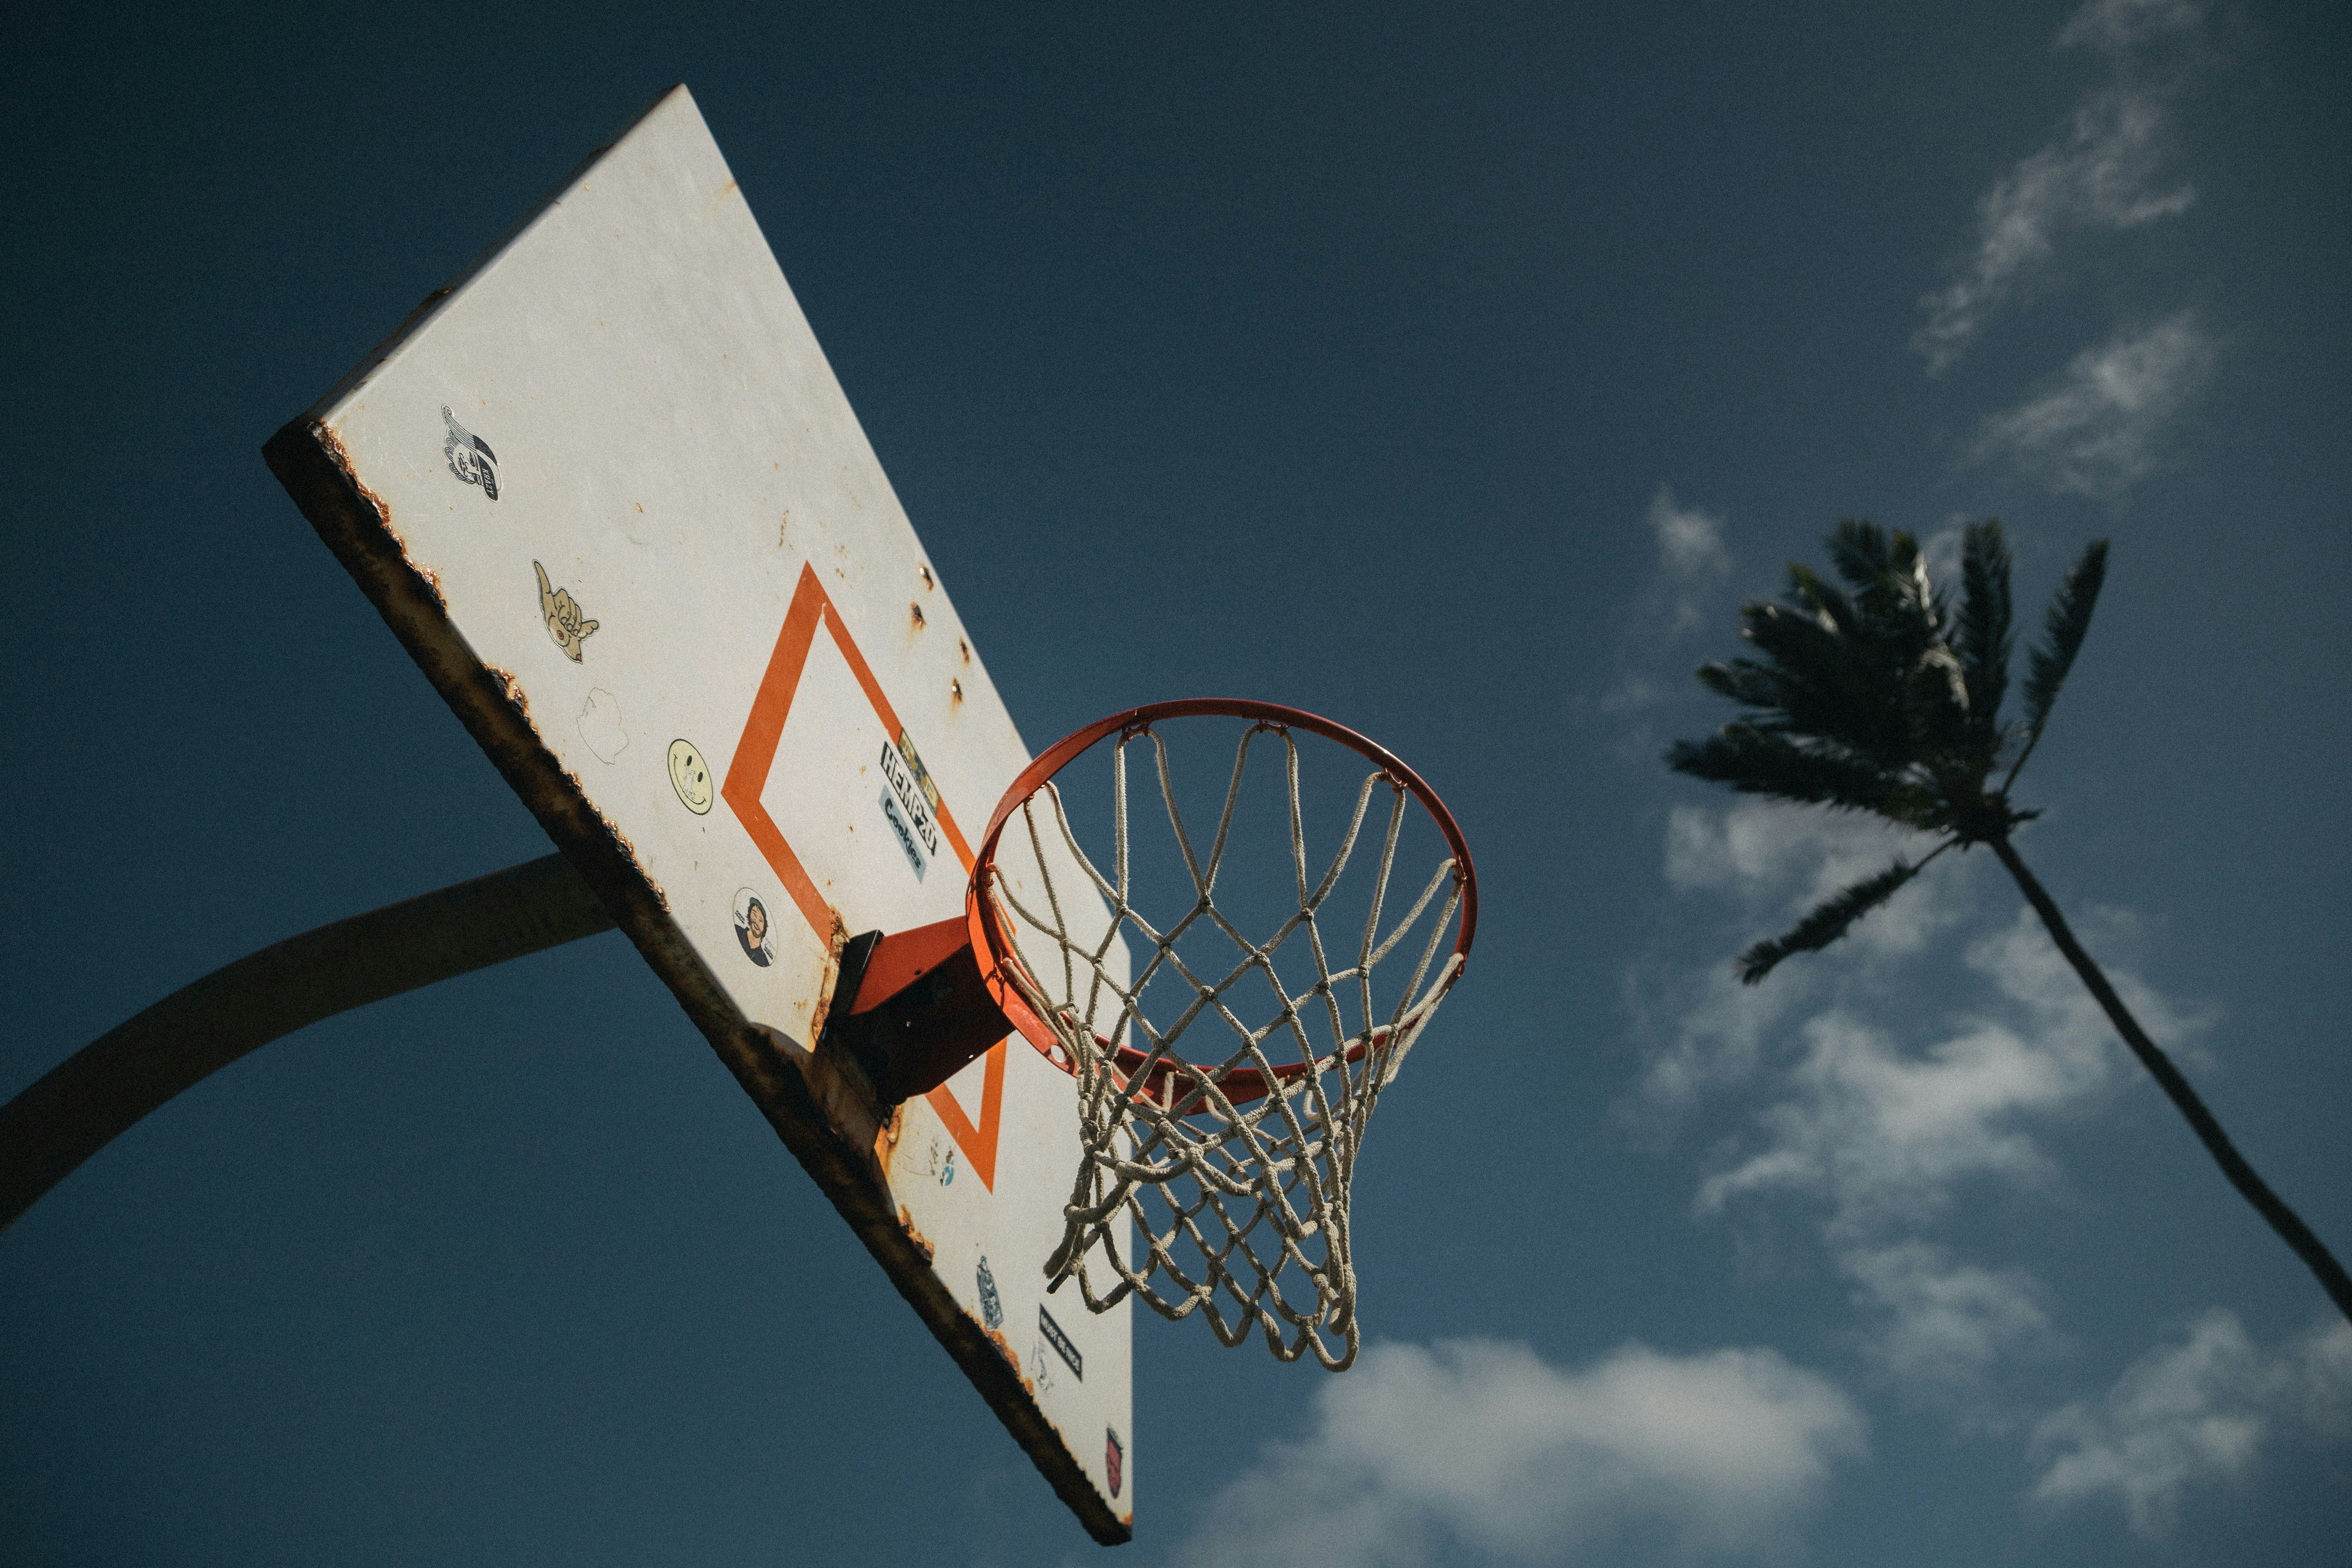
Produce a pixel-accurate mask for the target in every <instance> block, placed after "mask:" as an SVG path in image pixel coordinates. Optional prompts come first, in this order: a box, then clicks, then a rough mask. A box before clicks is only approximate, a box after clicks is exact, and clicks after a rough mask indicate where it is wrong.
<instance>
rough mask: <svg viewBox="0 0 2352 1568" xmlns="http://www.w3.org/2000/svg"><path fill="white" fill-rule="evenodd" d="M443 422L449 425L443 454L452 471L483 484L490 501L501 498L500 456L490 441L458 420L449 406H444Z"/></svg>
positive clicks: (466, 479)
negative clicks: (491, 446)
mask: <svg viewBox="0 0 2352 1568" xmlns="http://www.w3.org/2000/svg"><path fill="white" fill-rule="evenodd" d="M441 422H442V423H443V424H445V425H446V426H449V435H448V437H447V439H446V440H444V441H443V442H442V443H441V456H442V457H443V458H446V459H447V460H448V463H449V471H450V472H451V473H453V474H455V475H457V477H458V478H459V479H463V480H465V481H466V482H467V484H469V485H479V486H481V487H482V493H483V494H484V495H486V496H488V497H489V499H490V500H498V499H499V459H498V456H497V454H495V453H494V452H492V451H491V450H490V444H489V443H488V441H485V440H483V439H482V438H481V437H479V436H477V435H475V434H474V433H473V432H472V431H471V430H468V429H467V428H466V427H465V426H463V425H460V424H458V423H457V416H456V415H454V414H452V413H450V412H449V405H447V404H446V403H445V404H443V405H441Z"/></svg>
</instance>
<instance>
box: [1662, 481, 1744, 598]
mask: <svg viewBox="0 0 2352 1568" xmlns="http://www.w3.org/2000/svg"><path fill="white" fill-rule="evenodd" d="M1649 523H1650V531H1651V532H1653V533H1654V534H1656V535H1657V536H1658V564H1659V565H1661V566H1663V567H1664V569H1665V570H1666V572H1667V573H1668V574H1671V575H1673V576H1675V577H1721V576H1724V575H1725V574H1727V573H1729V572H1730V570H1731V555H1730V552H1727V551H1726V550H1725V549H1724V548H1723V519H1722V517H1721V516H1719V515H1717V513H1714V512H1706V511H1700V510H1697V509H1696V507H1678V506H1676V505H1675V492H1674V491H1673V490H1671V489H1667V488H1666V487H1665V486H1664V485H1660V486H1659V487H1658V493H1657V494H1656V495H1654V496H1653V497H1651V498H1650V512H1649Z"/></svg>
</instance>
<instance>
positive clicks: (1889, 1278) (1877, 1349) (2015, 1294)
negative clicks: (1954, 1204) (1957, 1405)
mask: <svg viewBox="0 0 2352 1568" xmlns="http://www.w3.org/2000/svg"><path fill="white" fill-rule="evenodd" d="M1838 1267H1839V1269H1840V1271H1841V1272H1843V1274H1844V1275H1845V1276H1846V1277H1847V1278H1848V1279H1852V1280H1853V1282H1854V1285H1855V1300H1856V1302H1857V1304H1858V1305H1860V1306H1861V1307H1862V1308H1863V1309H1864V1315H1865V1317H1866V1318H1867V1319H1868V1320H1869V1321H1871V1323H1872V1333H1871V1335H1870V1338H1869V1341H1868V1342H1867V1347H1866V1348H1867V1350H1868V1352H1869V1354H1870V1356H1871V1359H1872V1360H1874V1361H1875V1362H1877V1363H1878V1364H1879V1365H1880V1366H1881V1367H1882V1368H1883V1369H1884V1370H1885V1372H1886V1373H1888V1374H1889V1375H1890V1376H1892V1377H1893V1378H1894V1379H1895V1381H1896V1382H1897V1383H1898V1384H1902V1385H1904V1387H1905V1388H1906V1390H1907V1391H1909V1392H1911V1393H1913V1394H1922V1395H1926V1396H1928V1397H1932V1398H1949V1397H1953V1396H1958V1397H1960V1398H1961V1399H1962V1400H1963V1401H1965V1400H1966V1399H1967V1398H1968V1397H1969V1395H1971V1394H1973V1392H1974V1391H1975V1389H1976V1388H1977V1387H1978V1386H1979V1384H1982V1383H1983V1382H1984V1380H1985V1379H1986V1377H1987V1376H1988V1374H1990V1373H1991V1372H1992V1370H1993V1368H1994V1366H1995V1364H1996V1363H1999V1362H2000V1361H2001V1360H2002V1359H2003V1358H2005V1357H2007V1356H2009V1355H2011V1353H2013V1352H2016V1351H2018V1350H2019V1349H2021V1348H2022V1347H2027V1346H2037V1345H2047V1344H2049V1343H2051V1342H2052V1341H2053V1333H2052V1331H2051V1327H2050V1318H2049V1314H2048V1313H2046V1312H2045V1311H2044V1310H2042V1286H2041V1283H2040V1282H2039V1281H2038V1280H2036V1279H2034V1278H2033V1277H2032V1275H2030V1274H2028V1273H2026V1272H2025V1271H2024V1270H2023V1269H2020V1268H2003V1269H1990V1268H1979V1267H1977V1266H1976V1265H1974V1264H1968V1263H1959V1262H1956V1261H1954V1260H1953V1258H1952V1256H1951V1254H1950V1253H1949V1252H1948V1250H1947V1249H1945V1248H1943V1247H1934V1246H1930V1245H1929V1244H1927V1243H1926V1242H1922V1241H1906V1242H1901V1243H1898V1244H1896V1245H1895V1246H1892V1247H1855V1248H1853V1249H1852V1250H1850V1251H1848V1252H1847V1253H1846V1254H1845V1255H1844V1256H1843V1258H1840V1259H1839V1260H1838Z"/></svg>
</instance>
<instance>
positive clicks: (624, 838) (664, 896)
mask: <svg viewBox="0 0 2352 1568" xmlns="http://www.w3.org/2000/svg"><path fill="white" fill-rule="evenodd" d="M486 668H487V667H486ZM496 673H499V674H501V675H503V674H505V672H504V671H503V670H501V671H498V672H496ZM507 685H508V689H509V690H516V689H517V688H516V687H515V685H514V681H513V678H512V677H508V678H507ZM537 732H538V726H536V725H533V726H532V733H534V734H536V733H537ZM562 777H563V782H564V783H565V784H570V785H571V786H572V795H573V796H574V798H576V799H577V800H578V801H579V802H580V804H581V805H583V806H585V807H587V809H588V816H589V819H590V820H591V821H593V823H595V825H596V826H599V827H601V828H603V829H604V837H606V838H608V839H610V840H611V841H612V845H613V847H614V848H615V849H617V850H619V851H620V852H621V855H622V858H624V859H625V860H627V861H628V863H629V869H630V870H632V871H635V873H636V874H637V881H638V882H639V883H640V884H641V885H643V887H644V888H645V889H646V892H648V893H650V894H652V895H653V900H654V904H655V907H656V908H657V909H659V910H661V911H662V912H663V913H664V914H667V913H668V912H669V890H668V889H666V888H664V887H663V886H662V885H661V884H660V883H659V882H656V881H655V880H654V879H653V874H652V873H651V872H649V871H647V870H646V863H645V861H644V860H642V859H640V858H638V856H637V847H636V845H635V844H634V843H632V842H631V841H630V838H629V836H628V835H627V834H625V833H624V832H622V831H621V829H620V826H619V825H618V824H617V823H615V822H614V820H613V819H612V818H611V817H609V816H605V815H604V808H603V807H601V806H599V805H597V804H596V803H595V802H594V801H593V800H592V799H590V798H589V795H588V786H587V785H586V784H583V783H582V782H581V779H580V775H579V774H578V773H573V772H572V770H571V769H569V768H564V769H562Z"/></svg>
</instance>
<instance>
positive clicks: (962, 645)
mask: <svg viewBox="0 0 2352 1568" xmlns="http://www.w3.org/2000/svg"><path fill="white" fill-rule="evenodd" d="M956 652H958V653H960V654H961V655H963V661H964V662H965V663H966V664H970V663H971V644H970V643H968V642H966V641H964V640H963V638H961V637H958V638H956Z"/></svg>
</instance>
